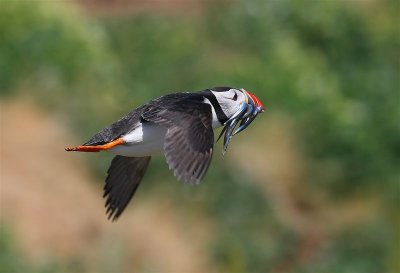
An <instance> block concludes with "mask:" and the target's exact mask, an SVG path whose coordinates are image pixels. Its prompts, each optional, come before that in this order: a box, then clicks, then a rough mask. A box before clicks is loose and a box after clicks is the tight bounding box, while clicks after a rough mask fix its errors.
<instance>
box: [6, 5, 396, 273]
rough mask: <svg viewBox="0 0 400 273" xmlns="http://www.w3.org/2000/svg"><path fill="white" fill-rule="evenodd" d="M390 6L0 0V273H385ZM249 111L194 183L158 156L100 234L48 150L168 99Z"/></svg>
mask: <svg viewBox="0 0 400 273" xmlns="http://www.w3.org/2000/svg"><path fill="white" fill-rule="evenodd" d="M399 11H400V9H399V2H398V1H396V0H358V1H356V0H351V1H350V0H348V1H340V0H335V1H324V0H318V1H317V0H314V1H295V0H293V1H292V0H282V1H273V0H269V1H266V0H254V1H247V0H219V1H216V0H215V1H200V0H197V1H196V0H190V1H183V0H169V1H167V0H153V1H144V0H143V1H141V0H134V1H124V0H115V1H105V0H103V1H84V0H82V1H79V0H76V1H34V0H31V1H11V0H3V1H1V2H0V99H1V102H0V107H1V150H0V155H1V162H0V163H1V172H0V179H1V237H0V271H1V272H338V273H339V272H340V273H375V272H376V273H381V272H400V247H399V243H400V233H399V225H400V219H399V177H400V173H399V170H400V168H399V166H400V126H399V125H400V123H399V118H400V107H399V45H400V39H399V25H400V24H399V23H400V22H399V18H400V16H399V13H400V12H399ZM219 85H228V86H237V87H244V88H246V89H248V90H250V91H251V92H253V93H255V94H257V96H259V97H260V98H261V100H262V101H263V102H264V104H265V105H266V108H267V110H266V112H265V113H264V114H263V115H260V116H259V117H258V118H257V120H256V121H255V122H254V123H253V124H252V126H250V128H249V129H247V130H246V131H245V132H244V133H242V134H240V135H238V136H237V137H235V138H234V139H233V141H232V143H231V146H230V148H229V150H228V152H227V154H226V155H225V156H224V157H223V156H222V155H221V152H220V151H221V144H220V143H218V144H216V149H215V153H214V158H213V162H212V164H211V166H210V168H209V171H208V174H207V175H206V177H205V179H204V181H203V182H202V183H201V184H200V185H198V186H190V185H184V184H182V183H180V182H177V181H176V179H175V178H174V177H173V175H172V174H171V172H169V171H168V168H167V165H166V163H165V162H164V158H163V157H162V156H159V157H155V158H153V160H152V164H151V165H150V168H149V171H148V173H147V174H146V176H145V178H144V180H143V182H142V184H141V185H140V187H139V190H138V192H137V193H136V195H135V197H134V199H133V201H132V202H131V204H130V206H129V207H128V209H127V210H126V211H125V213H124V214H123V215H122V218H121V219H119V220H118V221H117V222H116V223H111V222H108V221H107V220H106V217H105V213H104V204H103V200H102V198H101V194H102V192H101V191H102V186H103V180H104V177H105V174H106V170H107V167H108V164H109V162H110V160H111V158H112V156H111V155H108V154H77V153H66V152H64V150H63V149H64V147H65V146H69V145H77V144H80V143H83V142H84V141H86V140H87V139H88V138H89V137H91V135H92V134H94V133H95V132H97V131H98V130H99V129H101V128H103V127H104V126H106V125H108V124H109V123H111V122H112V121H114V120H116V119H118V118H119V117H121V116H122V115H124V114H126V113H127V112H129V111H130V110H131V109H132V108H134V107H136V106H138V105H140V104H142V103H144V102H146V101H148V100H150V99H152V98H154V97H156V96H160V95H163V94H166V93H168V92H172V91H195V90H201V89H204V88H207V87H212V86H219Z"/></svg>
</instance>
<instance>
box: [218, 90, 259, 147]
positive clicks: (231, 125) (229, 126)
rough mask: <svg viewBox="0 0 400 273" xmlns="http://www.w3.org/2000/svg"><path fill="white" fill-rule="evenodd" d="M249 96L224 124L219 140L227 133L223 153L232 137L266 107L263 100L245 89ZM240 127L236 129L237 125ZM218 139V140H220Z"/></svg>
mask: <svg viewBox="0 0 400 273" xmlns="http://www.w3.org/2000/svg"><path fill="white" fill-rule="evenodd" d="M243 91H244V93H245V94H246V96H247V102H243V103H242V105H241V106H240V108H239V110H238V111H237V112H236V113H235V114H234V115H233V116H232V117H231V118H230V119H229V120H228V121H227V122H225V124H224V128H223V129H222V131H221V133H220V135H219V137H218V140H219V139H220V138H221V136H222V135H223V134H224V133H225V136H224V145H223V150H222V154H225V152H226V150H227V149H228V145H229V142H230V140H231V138H232V137H233V136H234V135H236V134H238V133H240V132H242V131H243V130H244V129H246V128H247V127H248V126H249V125H250V124H251V123H252V122H253V120H254V119H255V118H256V117H257V115H258V114H259V113H262V112H264V110H265V107H264V105H263V104H262V102H261V101H260V100H259V99H258V98H257V97H256V96H255V95H254V94H252V93H250V92H248V91H246V90H243ZM239 122H240V125H239V127H238V128H237V129H236V130H235V127H236V125H237V124H238V123H239ZM218 140H217V141H218Z"/></svg>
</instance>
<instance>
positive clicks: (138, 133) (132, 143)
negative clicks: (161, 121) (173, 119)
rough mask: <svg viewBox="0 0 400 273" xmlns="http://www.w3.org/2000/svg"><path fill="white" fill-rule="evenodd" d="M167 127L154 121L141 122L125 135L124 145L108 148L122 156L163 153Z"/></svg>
mask: <svg viewBox="0 0 400 273" xmlns="http://www.w3.org/2000/svg"><path fill="white" fill-rule="evenodd" d="M166 133H167V129H166V128H165V127H162V126H159V125H156V124H154V123H152V122H145V123H143V124H142V123H140V124H139V126H138V127H137V128H135V129H134V130H133V131H132V132H130V133H128V134H126V135H124V136H123V137H122V139H123V140H124V141H125V142H126V143H125V144H123V145H118V146H115V147H114V148H111V149H110V150H108V151H109V152H110V153H112V154H116V155H122V156H132V157H139V156H151V155H155V154H159V153H162V152H163V150H164V139H165V134H166Z"/></svg>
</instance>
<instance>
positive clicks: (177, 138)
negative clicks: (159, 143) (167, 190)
mask: <svg viewBox="0 0 400 273" xmlns="http://www.w3.org/2000/svg"><path fill="white" fill-rule="evenodd" d="M142 118H143V119H145V120H147V121H150V122H154V123H156V124H158V125H161V126H165V127H166V128H167V133H166V136H165V142H164V153H165V158H166V161H167V163H168V166H169V168H170V169H171V170H173V172H174V175H175V176H176V177H177V178H178V179H179V180H183V181H185V182H195V183H198V182H199V181H200V180H201V179H202V178H203V177H204V175H205V173H206V171H207V169H208V166H209V165H210V161H211V158H212V152H213V144H214V133H213V130H212V111H211V106H210V105H208V104H205V103H199V102H198V101H192V100H190V99H185V101H174V102H168V103H166V102H165V100H164V101H163V103H157V102H154V103H153V104H150V105H149V106H148V107H147V109H146V110H145V111H144V112H143V114H142Z"/></svg>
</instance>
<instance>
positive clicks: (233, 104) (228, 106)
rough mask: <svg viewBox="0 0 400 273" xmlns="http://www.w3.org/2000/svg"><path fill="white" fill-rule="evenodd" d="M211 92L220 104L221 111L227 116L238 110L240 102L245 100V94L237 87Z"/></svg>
mask: <svg viewBox="0 0 400 273" xmlns="http://www.w3.org/2000/svg"><path fill="white" fill-rule="evenodd" d="M211 92H212V93H213V94H214V96H215V98H216V99H217V101H218V103H219V104H220V105H221V108H222V111H224V113H225V115H226V116H227V117H228V118H230V117H231V116H233V114H235V113H236V112H237V111H238V110H239V108H240V105H241V104H242V103H244V102H246V95H245V94H244V93H243V92H242V91H241V90H238V89H229V90H228V91H224V92H215V91H211Z"/></svg>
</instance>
